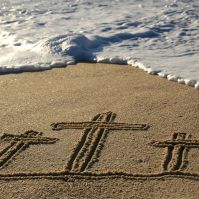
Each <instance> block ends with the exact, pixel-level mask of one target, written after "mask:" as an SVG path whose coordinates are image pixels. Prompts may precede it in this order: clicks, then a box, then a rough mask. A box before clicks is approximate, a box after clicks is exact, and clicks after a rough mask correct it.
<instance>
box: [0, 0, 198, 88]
mask: <svg viewBox="0 0 199 199" xmlns="http://www.w3.org/2000/svg"><path fill="white" fill-rule="evenodd" d="M0 3H1V5H2V6H1V10H0V28H1V32H0V73H16V72H24V71H38V70H47V69H50V68H55V67H65V66H67V65H69V64H74V63H76V62H78V61H88V62H103V63H114V64H129V65H132V66H134V67H138V68H140V69H143V70H144V71H146V72H147V73H149V74H153V75H159V76H161V77H164V78H167V79H168V80H170V81H175V82H178V83H181V84H187V85H189V86H193V87H195V88H197V89H198V88H199V65H198V62H197V59H198V55H199V20H198V19H199V15H198V13H199V2H198V1H197V0H192V1H191V0H175V1H172V0H161V1H155V0H151V1H148V0H139V1H136V0H135V1H133V2H132V1H131V0H124V1H117V0H112V1H108V2H107V1H105V0H96V1H89V0H76V1H72V2H71V1H64V0H59V1H55V0H52V1H47V0H40V1H38V0H35V1H34V2H32V1H30V0H26V1H25V0H16V1H14V2H12V3H11V2H10V1H3V0H0Z"/></svg>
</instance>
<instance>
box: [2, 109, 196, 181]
mask: <svg viewBox="0 0 199 199" xmlns="http://www.w3.org/2000/svg"><path fill="white" fill-rule="evenodd" d="M115 118H116V114H115V113H112V112H107V113H102V114H97V115H96V116H94V117H93V119H92V120H91V121H89V122H62V123H54V124H52V125H51V126H52V128H53V130H55V131H60V130H63V129H83V130H82V137H81V139H80V141H79V142H78V144H77V145H76V147H75V148H74V150H73V151H72V153H71V155H70V156H69V161H68V162H67V163H66V166H64V169H63V170H62V171H59V172H45V173H44V172H42V173H39V172H30V173H23V172H21V173H0V180H22V179H23V180H25V179H49V180H54V179H59V180H64V181H67V180H74V179H88V180H97V179H104V178H105V179H115V178H124V179H129V180H165V178H186V179H190V180H197V181H198V180H199V174H198V173H189V172H185V171H184V169H185V168H186V167H187V165H188V153H189V150H190V149H191V148H199V140H192V139H191V135H187V134H186V133H173V136H172V139H171V140H166V141H160V142H159V141H153V142H152V143H150V145H151V147H162V148H166V151H167V152H166V157H165V159H164V161H163V163H162V165H160V166H162V167H163V171H162V172H160V173H146V174H145V173H126V172H118V171H112V170H110V171H104V172H92V171H90V170H88V168H90V167H91V166H92V165H93V164H94V163H95V162H96V161H98V159H99V156H100V152H101V150H102V149H103V146H104V144H105V141H106V138H107V135H108V133H109V131H111V130H125V131H126V130H130V131H134V130H139V131H141V130H147V129H148V128H149V125H147V124H128V123H116V122H114V120H115ZM57 140H58V139H56V138H48V137H42V133H38V132H35V131H27V132H25V133H24V134H21V135H10V134H4V135H3V136H2V137H1V141H3V142H9V143H10V144H9V146H7V147H6V148H5V149H3V150H2V151H1V152H0V169H1V168H2V167H3V166H5V165H6V164H7V163H8V162H9V161H10V160H12V158H13V157H15V156H16V155H17V154H19V153H20V152H22V151H23V150H25V149H26V148H27V147H28V146H29V145H30V144H53V143H55V142H57Z"/></svg>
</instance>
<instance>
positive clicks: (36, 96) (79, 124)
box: [0, 63, 199, 198]
mask: <svg viewBox="0 0 199 199" xmlns="http://www.w3.org/2000/svg"><path fill="white" fill-rule="evenodd" d="M0 90H1V95H0V120H1V125H0V136H2V137H1V141H0V196H1V198H197V197H198V194H199V191H198V190H199V183H198V182H199V166H198V165H199V156H198V154H199V132H198V130H199V92H198V90H195V89H194V88H192V87H188V86H185V85H180V84H177V83H175V82H170V81H168V80H166V79H163V78H160V77H158V76H151V75H148V74H146V73H144V72H143V71H141V70H139V69H135V68H132V67H130V66H124V65H107V64H87V63H80V64H77V65H76V66H69V67H67V68H61V69H53V70H49V71H44V72H35V73H21V74H9V75H2V76H1V78H0ZM41 132H42V133H41Z"/></svg>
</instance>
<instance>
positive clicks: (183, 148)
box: [152, 133, 199, 172]
mask: <svg viewBox="0 0 199 199" xmlns="http://www.w3.org/2000/svg"><path fill="white" fill-rule="evenodd" d="M190 137H191V135H187V134H186V133H174V134H173V137H172V140H167V141H163V142H153V143H152V145H153V146H155V147H163V148H164V147H167V154H166V157H165V160H164V162H163V165H162V166H163V170H164V171H171V172H172V171H173V172H175V171H179V170H183V169H185V168H186V167H187V164H188V152H189V150H190V148H199V140H191V139H190Z"/></svg>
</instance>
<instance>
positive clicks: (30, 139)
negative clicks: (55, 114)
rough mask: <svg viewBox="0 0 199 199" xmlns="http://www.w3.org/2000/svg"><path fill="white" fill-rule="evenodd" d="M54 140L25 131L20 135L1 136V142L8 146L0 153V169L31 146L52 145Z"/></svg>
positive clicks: (40, 134) (34, 132)
mask: <svg viewBox="0 0 199 199" xmlns="http://www.w3.org/2000/svg"><path fill="white" fill-rule="evenodd" d="M57 140H58V139H56V138H49V137H42V133H41V132H36V131H32V130H30V131H26V132H25V133H23V134H21V135H12V134H3V135H2V137H1V138H0V141H1V142H9V145H8V146H7V147H5V148H4V149H3V150H2V151H0V168H3V167H4V166H6V165H7V164H8V163H9V162H10V161H11V160H12V159H13V158H14V157H16V156H17V155H18V154H19V153H21V152H22V151H24V150H25V149H27V148H28V147H29V145H31V144H34V145H36V144H53V143H55V142H56V141H57Z"/></svg>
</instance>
